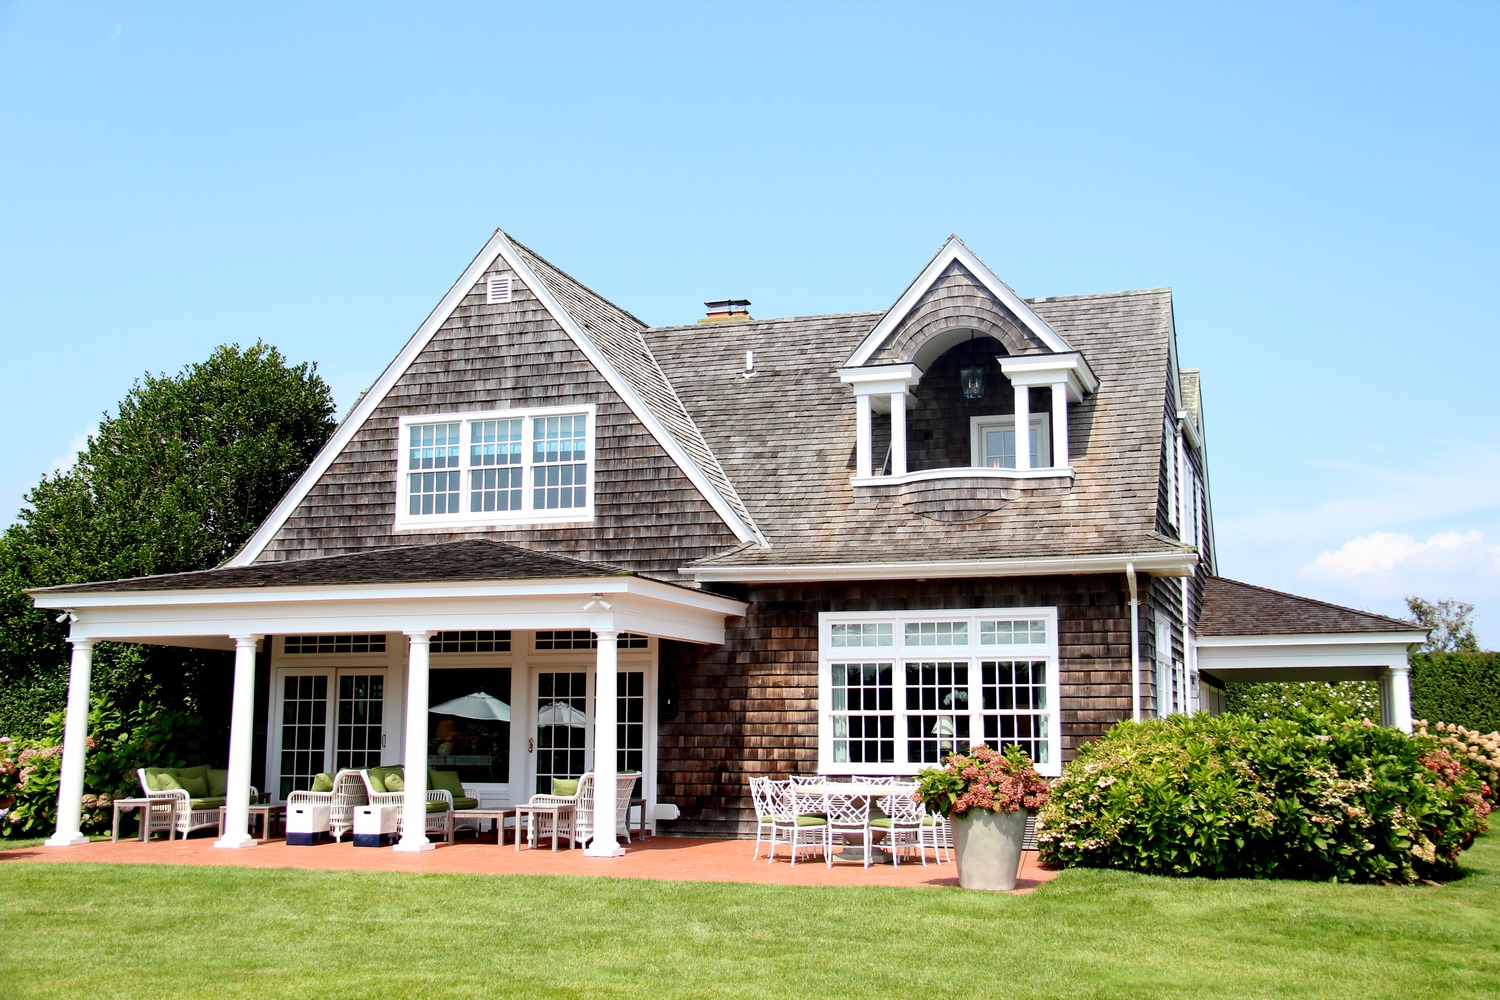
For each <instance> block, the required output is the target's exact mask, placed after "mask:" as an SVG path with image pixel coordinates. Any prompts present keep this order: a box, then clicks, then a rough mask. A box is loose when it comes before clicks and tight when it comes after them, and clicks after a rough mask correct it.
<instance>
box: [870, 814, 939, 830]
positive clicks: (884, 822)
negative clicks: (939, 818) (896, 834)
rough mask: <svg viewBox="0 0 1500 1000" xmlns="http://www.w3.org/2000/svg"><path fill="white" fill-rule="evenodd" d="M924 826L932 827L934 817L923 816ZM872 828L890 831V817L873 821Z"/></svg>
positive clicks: (871, 822)
mask: <svg viewBox="0 0 1500 1000" xmlns="http://www.w3.org/2000/svg"><path fill="white" fill-rule="evenodd" d="M906 825H907V826H912V825H913V824H910V823H908V824H906ZM922 825H923V826H931V825H932V817H931V816H923V817H922ZM870 826H872V827H875V828H876V829H880V830H889V829H890V828H891V820H890V817H888V816H882V817H881V818H880V819H872V820H870Z"/></svg>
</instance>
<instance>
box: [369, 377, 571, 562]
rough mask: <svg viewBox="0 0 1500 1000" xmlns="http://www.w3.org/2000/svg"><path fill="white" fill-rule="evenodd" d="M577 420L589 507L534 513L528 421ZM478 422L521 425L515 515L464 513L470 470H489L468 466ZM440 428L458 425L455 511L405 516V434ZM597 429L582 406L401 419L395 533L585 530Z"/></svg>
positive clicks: (507, 512)
mask: <svg viewBox="0 0 1500 1000" xmlns="http://www.w3.org/2000/svg"><path fill="white" fill-rule="evenodd" d="M578 415H584V416H586V417H587V418H588V435H587V436H588V444H587V449H588V450H587V453H586V456H585V458H586V461H585V464H586V465H587V467H588V472H587V474H586V478H587V482H586V493H585V496H586V497H587V498H588V502H587V503H585V504H584V506H582V507H567V508H559V509H557V510H547V509H538V508H537V507H535V506H534V505H533V504H532V495H533V490H534V489H535V487H533V485H532V477H531V472H532V470H533V469H534V468H535V467H536V466H535V463H534V462H533V457H532V442H533V438H532V429H533V428H532V421H533V420H534V419H535V418H537V417H555V416H578ZM483 420H520V421H521V465H520V469H521V509H520V510H498V511H490V512H488V513H486V512H484V511H480V512H474V511H471V510H469V509H468V507H469V493H470V489H469V473H470V472H472V471H474V470H475V469H484V468H489V467H488V466H474V465H470V464H469V445H470V440H469V427H470V426H471V425H472V424H474V423H477V422H479V421H483ZM442 423H457V424H459V425H460V430H459V435H458V437H459V445H458V446H459V453H460V460H459V466H458V472H459V477H460V485H459V508H460V509H459V511H458V512H457V513H455V514H412V513H409V512H408V509H407V508H408V503H407V501H408V500H409V499H410V498H411V493H410V483H411V481H410V478H409V477H410V475H411V470H410V469H408V468H407V467H406V459H407V451H408V450H409V448H410V445H409V444H408V442H407V430H408V428H410V427H411V426H412V425H413V424H418V425H420V424H442ZM596 429H597V425H596V423H595V407H594V404H593V403H586V404H583V405H581V406H537V407H528V408H521V409H504V410H470V411H467V412H455V413H409V414H405V415H403V416H402V417H401V418H400V420H399V421H398V424H397V431H396V509H395V517H396V521H395V528H394V530H395V531H396V532H398V533H399V532H411V531H417V532H427V531H443V530H445V529H464V528H473V527H488V526H492V525H501V526H505V527H530V526H532V525H537V524H546V525H553V526H555V525H557V524H587V523H588V522H590V521H592V520H593V519H594V486H595V479H594V458H595V443H596V441H597V438H598V435H597V434H596V433H595V432H596ZM497 468H498V467H497ZM506 468H507V469H509V468H515V466H507V467H506Z"/></svg>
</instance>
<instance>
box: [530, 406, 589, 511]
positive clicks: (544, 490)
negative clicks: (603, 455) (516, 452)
mask: <svg viewBox="0 0 1500 1000" xmlns="http://www.w3.org/2000/svg"><path fill="white" fill-rule="evenodd" d="M531 450H532V463H533V466H534V468H533V469H532V486H533V487H534V490H533V494H534V495H533V499H532V506H533V507H535V508H536V509H537V510H558V509H560V508H568V507H582V506H584V505H585V504H586V503H587V502H588V465H587V460H588V420H587V418H586V417H585V416H584V415H583V414H581V413H579V414H573V415H570V416H562V417H537V418H536V419H535V420H533V421H532V434H531Z"/></svg>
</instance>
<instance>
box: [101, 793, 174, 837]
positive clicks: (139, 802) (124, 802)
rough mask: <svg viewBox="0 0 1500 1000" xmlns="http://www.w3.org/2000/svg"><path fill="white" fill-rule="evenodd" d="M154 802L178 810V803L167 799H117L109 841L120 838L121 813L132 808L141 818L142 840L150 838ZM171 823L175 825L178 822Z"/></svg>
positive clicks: (110, 825)
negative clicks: (151, 811)
mask: <svg viewBox="0 0 1500 1000" xmlns="http://www.w3.org/2000/svg"><path fill="white" fill-rule="evenodd" d="M153 804H155V805H158V806H165V807H167V808H169V809H172V810H173V811H174V812H175V811H176V803H175V802H173V801H171V800H167V799H115V802H114V806H115V815H114V819H112V820H111V821H110V824H109V842H110V843H111V844H113V843H115V842H116V841H118V840H119V839H120V813H122V812H130V811H131V810H132V809H133V810H135V811H136V812H137V814H138V815H139V818H140V827H141V833H140V836H141V842H142V843H145V842H146V841H147V840H149V839H150V838H151V817H150V810H151V806H152V805H153ZM174 818H175V817H174ZM171 825H173V826H175V825H176V824H175V823H174V824H171Z"/></svg>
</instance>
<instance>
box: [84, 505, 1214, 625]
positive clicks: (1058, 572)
mask: <svg viewBox="0 0 1500 1000" xmlns="http://www.w3.org/2000/svg"><path fill="white" fill-rule="evenodd" d="M889 478H890V477H888V476H887V477H882V478H881V481H882V482H885V481H888V480H889ZM1130 565H1134V566H1135V570H1136V572H1138V573H1147V574H1150V575H1151V576H1191V575H1192V573H1193V570H1194V569H1195V568H1196V567H1197V565H1198V555H1197V553H1195V552H1148V553H1144V554H1140V555H1104V556H1042V557H1037V558H1028V559H973V560H953V561H951V562H898V563H822V564H806V565H793V566H685V567H683V569H682V570H681V572H683V573H685V574H687V575H689V576H691V577H693V578H694V579H696V580H697V581H698V582H699V583H799V582H808V581H826V580H833V581H843V580H951V579H960V578H964V577H984V576H1079V575H1084V574H1094V573H1123V572H1125V568H1126V567H1127V566H1130ZM56 606H57V607H61V606H62V605H60V604H59V605H56Z"/></svg>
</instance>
